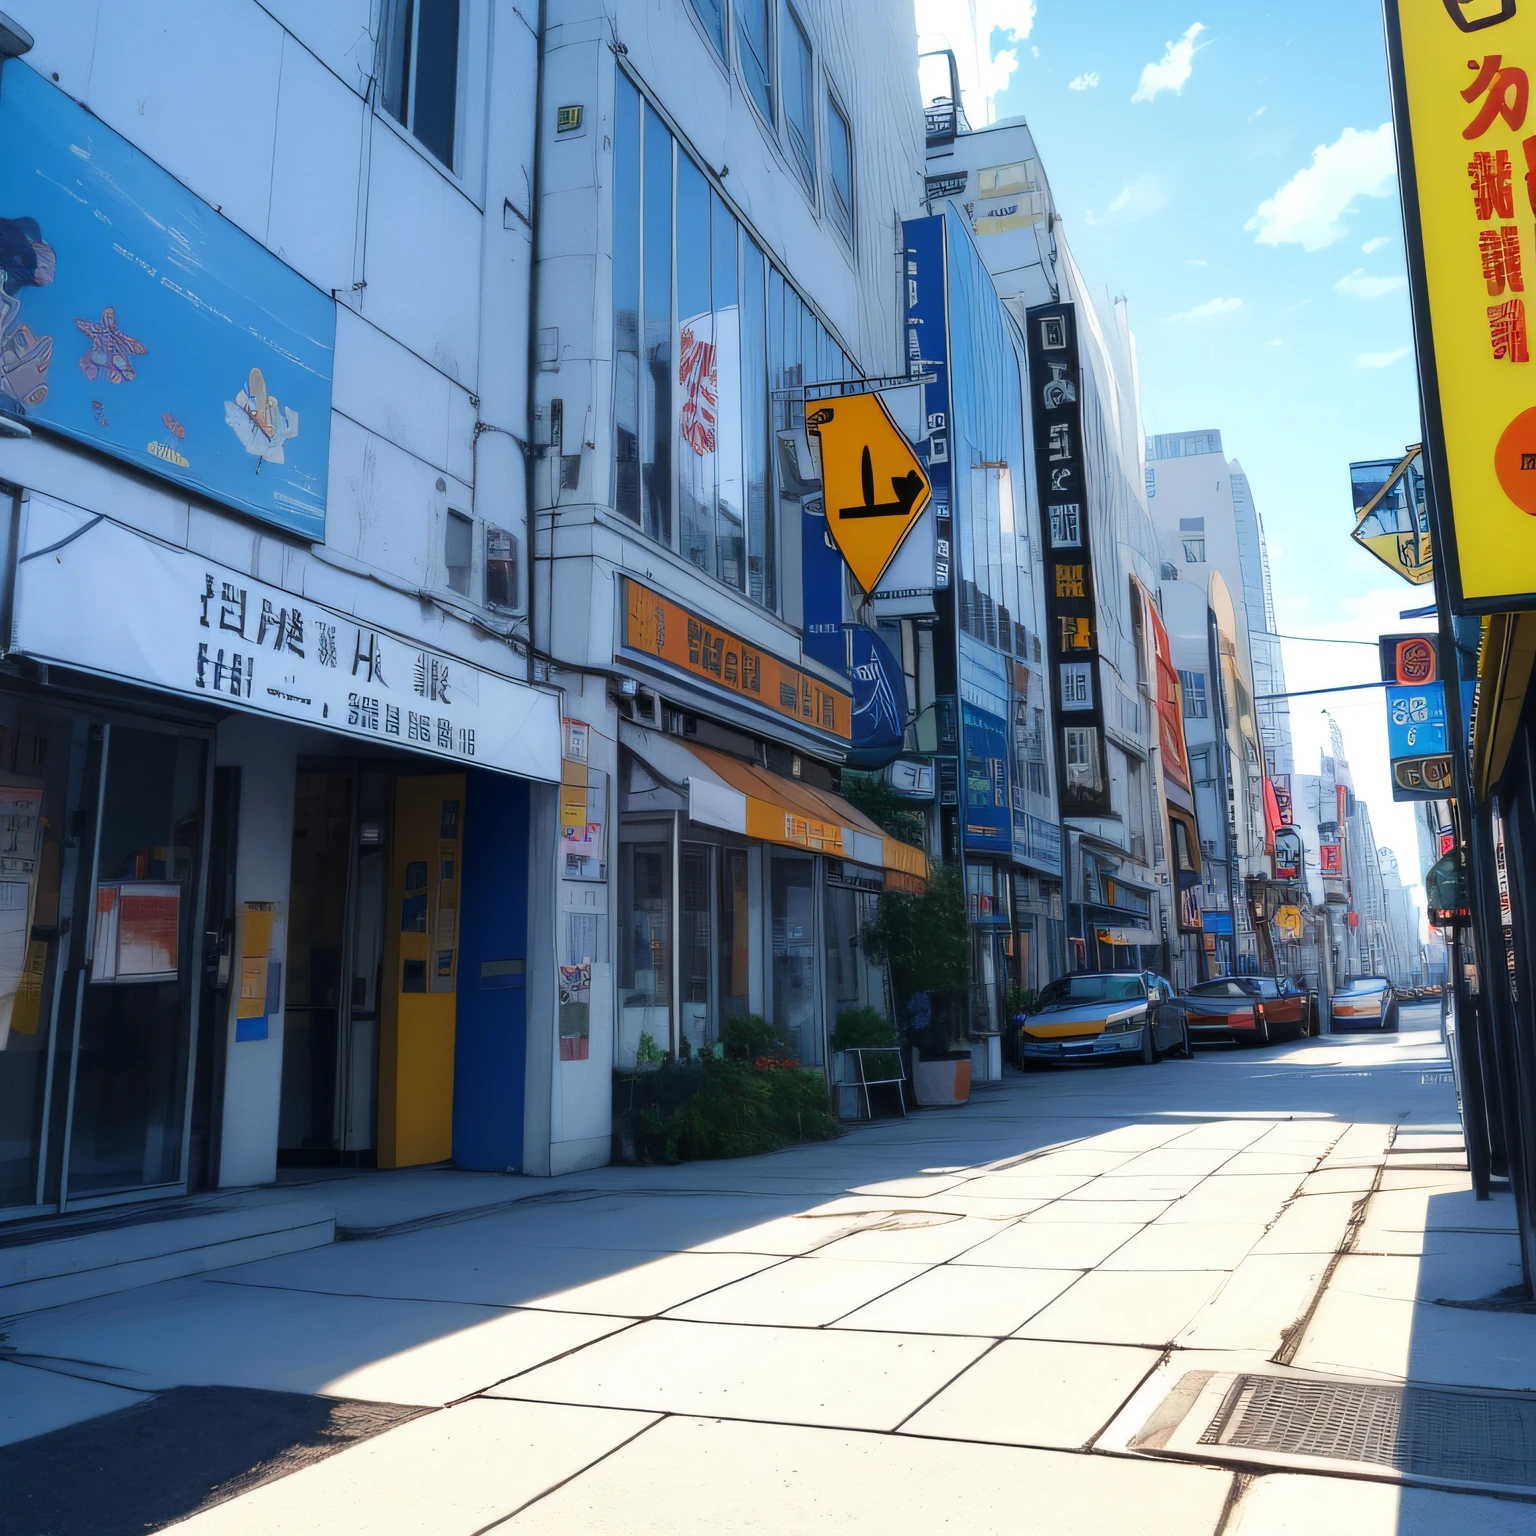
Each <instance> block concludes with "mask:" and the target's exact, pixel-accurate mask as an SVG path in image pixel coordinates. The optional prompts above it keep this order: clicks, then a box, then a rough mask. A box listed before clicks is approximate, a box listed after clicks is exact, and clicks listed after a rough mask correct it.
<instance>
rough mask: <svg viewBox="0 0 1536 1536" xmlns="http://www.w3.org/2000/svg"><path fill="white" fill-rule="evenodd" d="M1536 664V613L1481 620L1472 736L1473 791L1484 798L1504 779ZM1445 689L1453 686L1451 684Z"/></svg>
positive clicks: (1447, 684)
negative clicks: (1480, 649)
mask: <svg viewBox="0 0 1536 1536" xmlns="http://www.w3.org/2000/svg"><path fill="white" fill-rule="evenodd" d="M1533 665H1536V614H1529V613H1496V614H1494V615H1493V617H1492V618H1489V619H1484V620H1483V644H1482V652H1481V655H1480V656H1479V659H1478V667H1477V713H1476V716H1475V722H1474V728H1473V735H1472V764H1473V777H1474V783H1473V790H1474V792H1475V794H1476V796H1477V798H1478V799H1479V800H1482V799H1486V798H1487V796H1488V795H1489V794H1491V793H1492V791H1493V786H1494V785H1495V784H1497V783H1498V781H1499V780H1500V779H1501V778H1502V777H1503V775H1504V768H1505V765H1506V764H1507V763H1508V761H1509V753H1510V748H1511V747H1512V746H1513V745H1514V741H1515V731H1516V727H1517V726H1518V725H1519V723H1520V716H1521V713H1522V711H1523V710H1524V708H1525V696H1526V693H1527V691H1528V690H1529V688H1530V685H1531V672H1532V669H1533ZM1446 687H1447V688H1452V687H1455V682H1454V681H1453V680H1448V681H1447V682H1446Z"/></svg>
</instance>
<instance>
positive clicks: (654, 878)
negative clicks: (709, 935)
mask: <svg viewBox="0 0 1536 1536" xmlns="http://www.w3.org/2000/svg"><path fill="white" fill-rule="evenodd" d="M621 882H622V890H621V892H620V900H621V902H622V908H621V910H622V914H623V917H622V924H623V926H622V928H621V930H620V934H619V946H620V949H619V954H620V958H619V987H620V989H621V990H622V993H623V998H624V1006H625V1007H626V1008H644V1009H650V1010H659V1011H660V1012H661V1014H662V1017H663V1020H665V1018H666V1017H667V1016H668V1013H667V1011H668V1010H669V1009H670V1008H671V1005H672V845H671V844H670V843H667V842H656V843H626V844H625V845H624V850H623V861H622V866H621ZM646 1027H647V1028H649V1027H650V1026H649V1025H647V1026H646ZM651 1033H652V1034H653V1035H655V1037H656V1042H657V1044H658V1045H660V1046H662V1047H663V1048H664V1049H665V1047H666V1044H667V1039H666V1036H667V1033H668V1031H667V1030H666V1027H665V1024H664V1023H663V1032H662V1033H661V1034H659V1035H657V1034H656V1032H655V1030H654V1029H651Z"/></svg>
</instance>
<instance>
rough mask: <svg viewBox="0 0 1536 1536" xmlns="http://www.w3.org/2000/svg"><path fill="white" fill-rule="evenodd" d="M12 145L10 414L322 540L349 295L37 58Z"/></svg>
mask: <svg viewBox="0 0 1536 1536" xmlns="http://www.w3.org/2000/svg"><path fill="white" fill-rule="evenodd" d="M0 143H3V144H4V145H5V154H4V155H0V411H5V412H8V413H10V414H12V415H16V416H21V417H23V418H25V420H26V421H27V422H29V423H33V424H36V425H37V426H39V427H44V428H47V429H49V430H51V431H54V432H60V433H63V434H64V435H65V436H67V437H72V438H76V439H78V440H79V441H81V442H84V443H87V444H89V445H90V446H91V447H93V448H96V449H99V450H100V451H102V452H104V453H108V454H111V455H112V456H113V457H114V458H118V459H123V460H126V461H127V462H128V463H130V464H133V465H135V466H136V467H137V468H139V469H142V470H145V471H147V472H148V473H150V474H153V475H157V476H160V477H162V478H164V479H170V480H174V481H177V482H178V483H179V484H181V485H184V486H186V487H187V488H188V489H189V490H192V491H195V492H197V494H199V495H201V496H207V497H210V498H212V499H213V500H215V501H221V502H224V503H226V504H227V505H229V506H232V507H236V508H238V509H239V510H240V511H242V512H245V513H247V514H249V515H250V516H252V517H256V518H259V519H261V521H263V522H266V523H271V524H273V525H274V526H276V527H278V528H282V529H284V530H285V531H286V532H288V533H292V534H297V535H298V536H299V537H301V538H306V539H313V540H316V541H319V540H323V539H324V538H325V498H326V479H327V475H328V474H329V464H330V433H331V375H332V367H333V360H334V355H335V349H336V303H335V300H334V299H332V298H331V296H330V295H329V294H326V293H322V292H321V291H320V290H319V289H318V288H315V287H313V286H311V285H310V284H309V283H308V282H306V281H305V280H304V279H303V278H302V277H300V276H299V275H298V273H297V272H295V271H294V270H293V269H292V268H291V267H289V266H287V265H286V264H285V263H284V262H282V261H280V260H279V259H278V258H277V257H276V256H274V255H273V254H272V253H271V252H270V251H268V250H267V249H266V248H265V247H264V246H262V245H260V244H259V243H258V242H257V241H255V240H253V239H251V237H250V236H249V235H246V234H244V233H243V232H242V231H241V230H239V229H237V228H236V227H235V225H234V224H232V223H230V222H229V220H227V219H225V218H224V217H223V216H222V215H221V214H220V213H218V212H217V211H216V210H214V209H213V208H211V207H209V205H208V204H207V203H205V202H203V201H202V200H201V199H200V198H197V197H194V196H193V195H192V193H191V192H189V191H188V190H187V189H186V188H185V187H184V186H182V184H181V183H180V182H179V181H177V180H176V179H175V178H174V177H173V176H171V175H170V174H169V172H167V171H165V170H163V169H161V167H160V166H158V165H156V164H155V162H154V161H153V160H151V159H150V158H149V157H148V156H147V155H145V154H144V153H143V152H142V151H141V150H139V149H136V148H135V147H134V146H133V145H132V144H130V143H129V142H128V141H127V140H126V139H124V138H122V137H121V136H120V135H118V134H116V133H114V132H113V131H112V130H111V129H110V128H108V127H107V126H106V124H105V123H103V122H102V121H101V119H100V118H97V117H94V116H92V115H91V113H89V112H87V111H86V110H85V108H84V107H82V106H80V105H79V104H78V103H76V102H75V101H73V100H71V99H70V98H69V97H68V96H66V95H65V94H64V92H63V91H61V90H60V89H59V88H58V87H57V86H56V85H52V84H50V83H49V82H48V81H46V80H44V79H43V78H42V76H41V75H39V74H38V73H37V72H36V71H35V70H33V69H32V68H30V67H29V65H28V64H27V63H26V62H25V61H24V60H22V59H7V60H6V61H5V65H4V68H3V70H0Z"/></svg>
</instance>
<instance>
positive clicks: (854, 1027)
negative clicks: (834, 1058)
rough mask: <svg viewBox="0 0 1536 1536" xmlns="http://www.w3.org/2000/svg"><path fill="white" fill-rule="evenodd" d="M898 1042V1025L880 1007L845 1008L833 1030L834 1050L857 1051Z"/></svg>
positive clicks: (839, 1014) (838, 1016)
mask: <svg viewBox="0 0 1536 1536" xmlns="http://www.w3.org/2000/svg"><path fill="white" fill-rule="evenodd" d="M895 1044H896V1026H895V1025H894V1024H892V1023H891V1021H890V1020H889V1019H888V1018H886V1017H885V1015H884V1014H882V1013H881V1012H880V1010H879V1009H878V1008H844V1009H842V1010H841V1011H840V1012H839V1013H838V1015H837V1028H836V1029H834V1030H833V1031H832V1049H833V1050H834V1051H855V1050H859V1049H861V1048H863V1049H869V1048H871V1047H878V1046H884V1045H895Z"/></svg>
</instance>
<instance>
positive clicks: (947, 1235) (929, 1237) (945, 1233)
mask: <svg viewBox="0 0 1536 1536" xmlns="http://www.w3.org/2000/svg"><path fill="white" fill-rule="evenodd" d="M1050 1209H1051V1207H1050V1206H1046V1207H1044V1210H1046V1211H1048V1210H1050ZM903 1221H905V1218H903ZM1010 1224H1011V1222H1010V1221H1009V1220H1008V1219H1006V1218H1005V1219H1001V1220H998V1221H986V1220H983V1219H982V1218H981V1217H978V1216H961V1217H958V1218H955V1219H953V1220H950V1219H946V1218H944V1217H943V1216H941V1215H938V1214H936V1215H935V1217H934V1219H933V1221H932V1222H931V1223H930V1224H928V1225H917V1224H916V1222H915V1221H914V1222H913V1223H912V1224H901V1225H894V1224H893V1225H892V1226H890V1227H888V1228H879V1227H870V1228H867V1229H865V1230H864V1231H862V1232H855V1233H854V1234H853V1235H852V1236H851V1237H844V1238H839V1239H838V1241H837V1242H835V1243H829V1244H828V1245H827V1246H826V1247H825V1248H818V1249H817V1250H816V1253H815V1257H816V1258H817V1259H878V1260H881V1261H883V1262H885V1263H890V1264H943V1263H946V1262H947V1261H948V1260H950V1259H953V1258H955V1257H956V1256H958V1255H959V1254H962V1253H965V1252H966V1251H967V1250H968V1249H971V1248H974V1247H976V1245H977V1244H978V1243H984V1242H986V1241H987V1239H988V1238H990V1237H995V1236H997V1234H998V1233H999V1232H1000V1231H1005V1230H1007V1227H1008V1226H1009V1225H1010Z"/></svg>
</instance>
